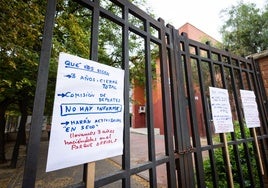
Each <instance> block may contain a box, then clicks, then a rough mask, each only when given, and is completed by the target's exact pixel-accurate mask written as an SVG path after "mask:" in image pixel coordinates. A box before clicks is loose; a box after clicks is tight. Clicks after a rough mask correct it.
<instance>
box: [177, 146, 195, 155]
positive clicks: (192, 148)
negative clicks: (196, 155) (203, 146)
mask: <svg viewBox="0 0 268 188" xmlns="http://www.w3.org/2000/svg"><path fill="white" fill-rule="evenodd" d="M194 151H195V148H194V147H193V146H188V147H186V149H184V150H181V151H177V150H176V151H175V153H178V154H179V155H185V154H187V153H193V152H194Z"/></svg>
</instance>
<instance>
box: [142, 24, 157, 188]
mask: <svg viewBox="0 0 268 188" xmlns="http://www.w3.org/2000/svg"><path fill="white" fill-rule="evenodd" d="M145 29H146V37H145V44H144V45H145V46H144V47H145V75H146V86H145V88H146V120H147V121H146V125H147V128H148V155H149V160H150V161H152V162H153V163H155V137H154V119H153V117H154V114H153V111H154V108H153V94H152V90H153V89H152V66H151V53H150V37H149V35H150V25H149V22H148V21H146V23H145ZM149 174H150V175H149V176H150V177H149V178H150V187H156V186H157V178H156V166H155V165H154V166H153V168H151V169H150V170H149Z"/></svg>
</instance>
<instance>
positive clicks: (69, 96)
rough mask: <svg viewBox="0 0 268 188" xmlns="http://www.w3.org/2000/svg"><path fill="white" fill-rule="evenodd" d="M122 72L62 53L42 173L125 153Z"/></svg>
mask: <svg viewBox="0 0 268 188" xmlns="http://www.w3.org/2000/svg"><path fill="white" fill-rule="evenodd" d="M123 91H124V71H123V70H122V69H118V68H114V67H110V66H107V65H103V64H100V63H97V62H94V61H91V60H87V59H83V58H80V57H77V56H73V55H70V54H66V53H60V56H59V64H58V74H57V83H56V91H55V100H54V107H53V116H52V123H51V124H52V126H51V136H50V141H49V150H48V160H47V167H46V171H47V172H48V171H53V170H57V169H62V168H66V167H71V166H75V165H79V164H84V163H89V162H93V161H97V160H101V159H105V158H109V157H114V156H117V155H122V153H123V127H124V126H123V112H124V101H123Z"/></svg>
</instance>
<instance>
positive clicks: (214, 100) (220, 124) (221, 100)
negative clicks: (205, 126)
mask: <svg viewBox="0 0 268 188" xmlns="http://www.w3.org/2000/svg"><path fill="white" fill-rule="evenodd" d="M209 93H210V102H211V111H212V118H213V123H214V127H215V133H226V132H233V131H234V126H233V121H232V112H231V106H230V102H229V95H228V91H227V90H226V89H221V88H215V87H209Z"/></svg>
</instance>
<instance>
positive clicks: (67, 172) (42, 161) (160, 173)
mask: <svg viewBox="0 0 268 188" xmlns="http://www.w3.org/2000/svg"><path fill="white" fill-rule="evenodd" d="M143 131H144V130H143ZM145 133H146V132H145ZM45 136H46V135H43V137H42V139H41V140H42V141H41V144H40V156H39V158H38V159H39V161H38V169H37V174H36V182H35V187H36V188H61V187H62V188H63V187H70V185H74V184H77V183H81V181H82V176H83V165H79V166H75V167H71V168H66V169H61V170H57V171H53V172H48V173H46V172H45V167H46V160H47V150H48V141H47V138H46V137H45ZM155 137H156V143H155V144H156V146H157V147H156V155H157V156H158V155H162V154H163V153H164V140H163V136H160V135H156V136H155ZM130 139H131V143H132V144H131V166H135V165H138V164H140V163H143V162H144V161H146V160H148V157H147V155H148V152H147V151H148V150H147V148H146V144H145V143H147V136H146V135H145V134H143V133H142V132H139V133H137V132H135V131H134V132H132V133H131V136H130ZM134 143H135V144H134ZM13 146H14V142H8V143H7V144H6V158H7V160H8V162H7V163H5V164H0V188H20V187H21V185H22V179H23V169H24V162H25V156H26V147H25V146H21V147H20V155H19V158H18V163H17V168H16V169H10V168H9V166H8V165H9V164H10V159H11V155H12V150H13ZM141 146H142V147H141ZM120 166H121V157H113V158H110V159H104V160H101V161H97V162H96V172H95V176H96V178H97V177H102V176H105V174H109V173H110V172H113V171H117V170H119V169H120ZM148 179H149V175H148V172H142V173H140V174H137V175H136V176H133V177H132V180H131V187H133V188H143V187H149V184H148V181H147V180H148ZM157 183H158V184H159V187H166V173H165V166H164V165H161V166H159V167H158V168H157ZM118 187H121V182H117V183H113V184H111V185H107V186H105V188H118Z"/></svg>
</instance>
